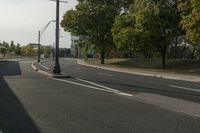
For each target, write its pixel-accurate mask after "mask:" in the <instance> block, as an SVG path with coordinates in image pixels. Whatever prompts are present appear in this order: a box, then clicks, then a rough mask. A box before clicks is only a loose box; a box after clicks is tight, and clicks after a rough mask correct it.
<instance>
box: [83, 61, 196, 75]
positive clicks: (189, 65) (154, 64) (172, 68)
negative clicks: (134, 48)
mask: <svg viewBox="0 0 200 133" xmlns="http://www.w3.org/2000/svg"><path fill="white" fill-rule="evenodd" d="M85 62H86V63H88V64H93V65H98V66H99V65H100V66H108V67H109V66H110V67H118V68H129V69H145V70H149V71H161V72H171V73H177V74H188V75H200V60H167V62H166V65H167V68H166V69H165V70H163V69H162V63H161V60H160V59H152V60H145V59H106V60H105V64H104V65H101V64H100V60H99V59H89V60H85Z"/></svg>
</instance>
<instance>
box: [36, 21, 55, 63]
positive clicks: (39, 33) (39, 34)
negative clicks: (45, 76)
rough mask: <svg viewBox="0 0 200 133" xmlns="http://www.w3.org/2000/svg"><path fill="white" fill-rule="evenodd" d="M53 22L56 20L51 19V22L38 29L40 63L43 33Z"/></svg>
mask: <svg viewBox="0 0 200 133" xmlns="http://www.w3.org/2000/svg"><path fill="white" fill-rule="evenodd" d="M51 22H56V21H55V20H51V21H49V23H48V24H47V25H46V26H45V27H44V28H43V29H42V30H39V31H38V63H39V62H40V55H41V47H40V46H41V44H40V40H41V35H42V34H43V33H44V32H45V30H46V29H47V28H48V26H49V25H50V24H51Z"/></svg>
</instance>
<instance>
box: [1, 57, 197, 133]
mask: <svg viewBox="0 0 200 133" xmlns="http://www.w3.org/2000/svg"><path fill="white" fill-rule="evenodd" d="M31 63H32V61H20V62H13V61H12V62H7V63H2V64H0V77H1V78H0V110H1V111H0V130H2V131H3V132H4V133H198V132H200V117H199V115H198V109H199V108H198V107H199V93H198V92H193V91H189V90H184V89H178V88H177V89H176V88H170V87H165V86H167V85H169V84H170V85H171V84H173V85H177V86H178V85H179V83H181V82H176V81H170V80H166V81H164V80H161V79H154V78H148V77H140V76H134V75H127V74H122V73H114V72H111V71H104V70H98V69H94V68H87V67H83V66H80V65H77V64H76V62H75V61H74V60H61V66H62V70H63V71H64V72H67V73H69V74H70V75H71V76H72V77H73V78H70V79H52V78H48V77H46V76H43V75H41V74H39V73H37V72H36V71H34V70H33V69H32V68H31V66H30V64H31ZM44 65H45V66H46V67H51V65H53V64H52V63H50V62H49V63H48V62H47V63H45V64H44ZM47 71H48V70H47ZM111 75H112V76H111ZM81 80H82V81H81ZM185 85H188V87H194V88H193V89H198V84H195V83H186V82H184V84H182V86H185ZM190 85H192V86H190ZM106 87H107V88H106ZM195 87H197V88H195ZM111 89H113V90H111ZM170 89H171V90H170ZM115 90H118V91H115ZM116 92H117V93H116ZM118 92H124V93H127V94H132V96H128V95H120V93H118ZM150 92H151V93H150ZM135 97H136V98H135ZM144 97H145V98H147V99H146V101H145V98H144ZM150 99H151V100H152V99H153V100H158V99H159V101H161V102H163V104H167V103H165V102H164V101H165V99H168V100H174V101H175V102H178V103H182V102H184V103H185V107H186V108H187V106H191V105H192V107H196V108H194V109H192V110H189V111H188V110H187V109H186V110H185V111H186V112H179V111H177V110H172V108H173V107H172V108H171V107H169V108H168V107H165V106H160V105H158V104H155V101H153V100H152V101H151V100H150ZM149 100H150V101H151V102H149V103H148V101H149ZM187 104H188V105H187ZM183 110H184V109H183ZM195 111H196V112H195Z"/></svg>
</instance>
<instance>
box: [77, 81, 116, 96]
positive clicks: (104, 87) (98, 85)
mask: <svg viewBox="0 0 200 133" xmlns="http://www.w3.org/2000/svg"><path fill="white" fill-rule="evenodd" d="M76 79H77V80H79V81H82V82H85V83H89V84H91V85H94V86H97V87H101V88H103V89H106V90H110V91H113V92H116V93H119V91H118V90H115V89H112V88H109V87H106V86H103V85H100V84H96V83H94V82H91V81H87V80H84V79H80V78H76Z"/></svg>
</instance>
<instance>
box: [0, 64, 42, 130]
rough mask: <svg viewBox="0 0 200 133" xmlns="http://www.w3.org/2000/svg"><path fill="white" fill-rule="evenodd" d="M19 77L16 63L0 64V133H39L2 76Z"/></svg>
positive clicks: (18, 67)
mask: <svg viewBox="0 0 200 133" xmlns="http://www.w3.org/2000/svg"><path fill="white" fill-rule="evenodd" d="M17 75H21V70H20V66H19V63H18V62H4V63H1V64H0V131H1V130H2V131H3V133H40V131H39V129H38V128H37V126H36V125H35V123H34V121H33V120H32V119H31V117H30V116H29V114H28V112H27V111H26V109H25V108H24V107H23V105H22V104H21V102H20V101H19V99H18V98H17V97H16V95H15V94H14V93H13V91H12V89H11V88H10V87H9V85H8V84H7V83H6V81H5V79H4V78H3V76H17Z"/></svg>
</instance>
